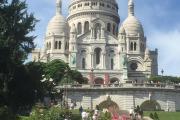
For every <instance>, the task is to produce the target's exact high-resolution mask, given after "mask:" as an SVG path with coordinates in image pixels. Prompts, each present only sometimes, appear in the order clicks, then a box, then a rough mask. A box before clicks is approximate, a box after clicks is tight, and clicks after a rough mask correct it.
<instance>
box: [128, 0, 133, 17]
mask: <svg viewBox="0 0 180 120" xmlns="http://www.w3.org/2000/svg"><path fill="white" fill-rule="evenodd" d="M128 16H134V1H133V0H129V2H128Z"/></svg>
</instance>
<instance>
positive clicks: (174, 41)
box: [26, 0, 180, 76]
mask: <svg viewBox="0 0 180 120" xmlns="http://www.w3.org/2000/svg"><path fill="white" fill-rule="evenodd" d="M26 1H27V3H28V5H29V11H30V12H33V13H34V15H35V16H36V18H37V19H39V20H40V22H39V23H38V24H37V26H36V31H35V32H34V33H33V34H34V35H36V36H37V38H36V40H35V43H36V45H37V47H42V46H43V41H44V35H45V31H46V27H47V24H48V21H49V20H50V19H51V18H52V17H53V15H54V14H55V1H56V0H26ZM127 1H128V0H117V3H118V4H119V15H120V17H121V23H122V22H123V21H124V19H125V18H126V17H127ZM134 1H135V14H136V16H137V17H138V19H139V20H140V21H141V23H142V24H143V27H144V31H145V35H146V36H147V41H148V47H149V48H150V49H155V48H158V49H159V71H161V69H164V74H165V75H173V76H180V7H179V5H180V0H134ZM69 2H70V0H63V15H64V16H67V14H68V4H69ZM159 73H160V72H159Z"/></svg>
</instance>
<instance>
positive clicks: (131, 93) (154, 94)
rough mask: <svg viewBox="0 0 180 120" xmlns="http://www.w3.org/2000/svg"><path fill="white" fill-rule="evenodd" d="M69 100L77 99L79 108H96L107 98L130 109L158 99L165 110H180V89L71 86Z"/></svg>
mask: <svg viewBox="0 0 180 120" xmlns="http://www.w3.org/2000/svg"><path fill="white" fill-rule="evenodd" d="M67 93H68V102H69V103H70V102H71V101H76V104H77V106H76V107H77V109H78V108H79V107H80V106H81V105H82V107H83V108H84V109H94V108H95V107H96V105H99V104H100V103H102V102H104V101H106V100H107V98H108V97H110V98H111V100H112V101H113V102H115V103H116V104H117V105H118V107H119V108H120V109H121V110H130V109H131V108H133V107H135V106H137V105H141V104H142V103H143V102H145V101H147V100H156V101H157V102H158V103H159V105H160V107H161V109H162V110H164V111H168V110H169V111H176V110H180V101H179V99H180V91H179V90H177V89H170V88H169V89H166V88H131V87H129V88H128V87H127V88H100V87H99V88H98V87H96V88H69V89H67Z"/></svg>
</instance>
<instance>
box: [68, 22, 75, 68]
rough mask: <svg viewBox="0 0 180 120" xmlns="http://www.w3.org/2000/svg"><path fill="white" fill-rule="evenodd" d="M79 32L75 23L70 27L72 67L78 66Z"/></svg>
mask: <svg viewBox="0 0 180 120" xmlns="http://www.w3.org/2000/svg"><path fill="white" fill-rule="evenodd" d="M76 59H77V32H76V27H75V25H74V24H73V25H72V26H71V29H70V38H69V63H70V64H69V65H70V67H71V68H74V69H75V68H76V67H77V62H76Z"/></svg>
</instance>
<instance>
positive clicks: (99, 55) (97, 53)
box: [95, 48, 101, 65]
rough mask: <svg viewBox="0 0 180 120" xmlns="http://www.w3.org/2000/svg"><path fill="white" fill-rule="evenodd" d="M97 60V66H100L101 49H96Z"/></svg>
mask: <svg viewBox="0 0 180 120" xmlns="http://www.w3.org/2000/svg"><path fill="white" fill-rule="evenodd" d="M95 55H96V56H95V58H96V64H97V65H98V64H100V61H101V49H100V48H96V49H95Z"/></svg>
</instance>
